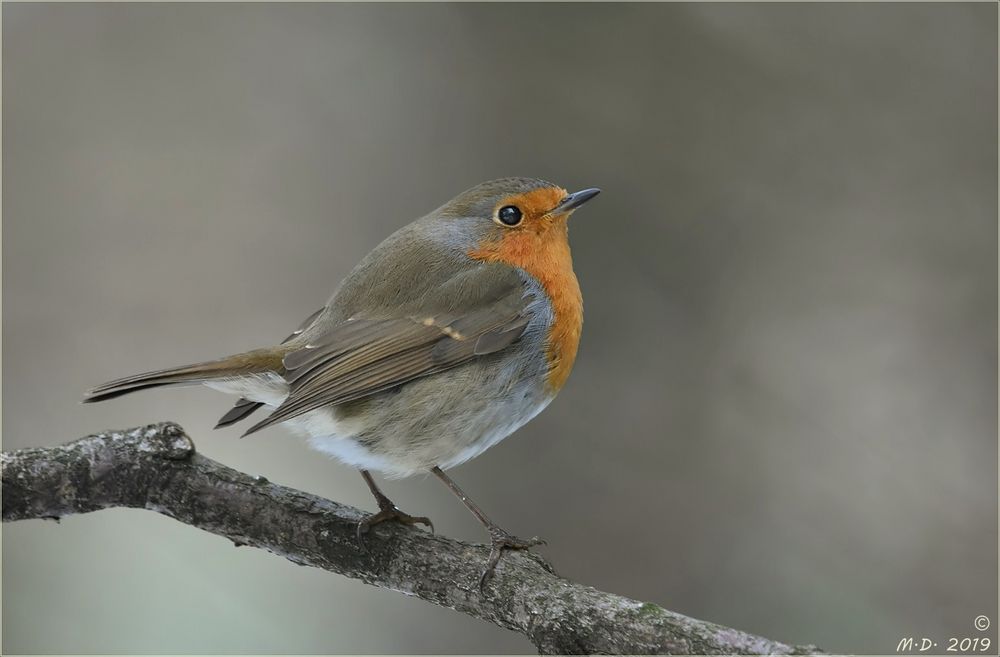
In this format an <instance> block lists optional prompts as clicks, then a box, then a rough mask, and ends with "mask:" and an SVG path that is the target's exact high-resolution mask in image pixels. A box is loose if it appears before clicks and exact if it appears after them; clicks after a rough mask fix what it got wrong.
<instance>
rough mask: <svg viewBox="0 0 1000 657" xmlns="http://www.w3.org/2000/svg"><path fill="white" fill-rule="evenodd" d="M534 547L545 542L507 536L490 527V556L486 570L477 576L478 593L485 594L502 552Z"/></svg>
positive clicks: (532, 538)
mask: <svg viewBox="0 0 1000 657" xmlns="http://www.w3.org/2000/svg"><path fill="white" fill-rule="evenodd" d="M536 545H545V541H543V540H542V539H540V538H538V537H537V536H532V537H531V538H518V537H517V536H514V535H513V534H508V533H507V532H505V531H504V530H502V529H500V528H499V527H491V528H490V556H489V559H487V560H486V568H485V569H484V570H483V574H482V575H480V576H479V592H480V593H485V592H486V584H487V583H488V582H489V581H490V579H492V578H493V572H494V571H495V570H496V567H497V564H498V563H500V557H501V556H503V551H504V550H527V549H529V548H533V547H535V546H536Z"/></svg>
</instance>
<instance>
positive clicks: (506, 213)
mask: <svg viewBox="0 0 1000 657" xmlns="http://www.w3.org/2000/svg"><path fill="white" fill-rule="evenodd" d="M521 216H522V215H521V210H519V209H518V208H517V206H514V205H505V206H503V207H502V208H500V211H499V212H497V219H499V220H500V223H502V224H503V225H504V226H516V225H518V224H519V223H521Z"/></svg>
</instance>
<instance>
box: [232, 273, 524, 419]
mask: <svg viewBox="0 0 1000 657" xmlns="http://www.w3.org/2000/svg"><path fill="white" fill-rule="evenodd" d="M505 274H506V275H504V276H499V277H497V279H496V282H495V283H493V284H492V285H481V284H480V288H481V290H477V297H478V298H476V299H474V300H473V303H472V304H469V303H468V300H465V305H466V306H467V307H468V306H470V305H471V307H470V308H469V309H468V310H466V311H465V312H457V311H455V310H454V309H453V308H451V307H448V305H449V304H447V303H441V304H439V306H440V305H444V306H445V307H444V308H443V309H442V308H441V307H437V308H435V307H434V305H433V304H428V306H429V307H428V308H427V312H426V313H417V314H413V315H409V316H406V317H397V318H391V317H390V318H370V319H367V318H363V317H352V318H350V319H348V320H345V321H343V322H340V323H339V324H337V325H335V326H333V327H331V328H330V329H329V330H327V331H326V332H325V333H324V334H323V335H321V336H318V337H317V336H313V337H311V338H310V344H308V345H305V346H303V347H302V348H301V349H298V350H295V351H292V352H290V353H288V354H287V355H286V356H285V358H284V363H283V364H284V367H285V370H286V372H285V379H286V380H287V381H288V384H289V394H288V397H287V398H286V399H285V401H284V402H283V403H282V404H281V405H280V406H278V408H276V409H275V410H274V412H273V413H272V414H271V415H269V416H268V417H267V418H265V419H264V420H262V421H261V422H258V423H257V424H255V425H254V426H252V427H251V428H250V429H249V430H248V431H247V433H248V434H250V433H253V432H255V431H259V430H260V429H263V428H265V427H268V426H270V425H272V424H277V423H279V422H284V421H286V420H290V419H292V418H294V417H297V416H299V415H302V414H303V413H307V412H309V411H311V410H315V409H317V408H321V407H324V406H330V405H336V404H343V403H347V402H350V401H355V400H358V399H363V398H364V397H367V396H370V395H373V394H377V393H379V392H384V391H385V390H389V389H391V388H394V387H396V386H399V385H401V384H403V383H407V382H410V381H413V380H414V379H417V378H420V377H423V376H427V375H429V374H434V373H437V372H441V371H443V370H447V369H449V368H452V367H456V366H458V365H460V364H462V363H465V362H467V361H469V360H471V359H473V358H477V357H480V356H484V355H487V354H490V353H495V352H497V351H500V350H502V349H504V348H506V347H508V346H510V345H511V344H512V343H514V342H515V341H516V340H517V339H518V338H519V337H520V336H521V335H522V334H523V332H524V330H525V328H526V327H527V325H528V322H529V321H530V317H529V316H528V307H529V305H530V303H531V300H532V299H531V297H530V295H527V296H526V294H525V288H524V284H523V282H522V280H521V278H520V277H519V276H517V275H516V273H514V272H513V270H511V271H510V272H505ZM448 292H449V290H448V289H447V287H445V289H442V290H441V294H440V295H438V297H437V298H439V299H444V300H445V301H447V300H448Z"/></svg>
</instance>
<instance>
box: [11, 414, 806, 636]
mask: <svg viewBox="0 0 1000 657" xmlns="http://www.w3.org/2000/svg"><path fill="white" fill-rule="evenodd" d="M0 460H2V468H3V521H4V522H8V521H13V520H24V519H28V518H59V517H61V516H65V515H70V514H75V513H87V512H90V511H97V510H99V509H107V508H113V507H132V508H141V509H149V510H151V511H156V512H157V513H161V514H163V515H166V516H169V517H171V518H174V519H176V520H179V521H181V522H183V523H186V524H189V525H192V526H194V527H199V528H201V529H204V530H206V531H209V532H212V533H214V534H218V535H220V536H224V537H226V538H228V539H230V540H231V541H233V542H234V543H236V544H237V545H250V546H253V547H257V548H261V549H264V550H267V551H269V552H272V553H274V554H277V555H279V556H282V557H285V558H286V559H288V560H289V561H292V562H294V563H296V564H299V565H303V566H313V567H316V568H322V569H324V570H329V571H331V572H335V573H339V574H341V575H346V576H348V577H353V578H356V579H360V580H362V581H363V582H366V583H368V584H371V585H373V586H379V587H383V588H388V589H392V590H395V591H400V592H401V593H404V594H406V595H415V596H417V597H420V598H423V599H424V600H427V601H429V602H433V603H434V604H437V605H441V606H443V607H449V608H451V609H455V610H457V611H460V612H462V613H465V614H468V615H470V616H474V617H476V618H480V619H483V620H487V621H490V622H492V623H495V624H497V625H499V626H501V627H505V628H508V629H511V630H514V631H516V632H520V633H522V634H524V635H525V636H527V637H528V638H529V639H530V640H531V642H532V643H534V644H535V646H536V647H537V648H538V650H539V652H540V653H543V654H577V653H612V654H623V653H627V654H649V653H660V654H723V653H727V654H733V653H741V654H809V653H816V652H818V651H817V649H816V648H815V646H794V645H788V644H784V643H780V642H778V641H772V640H770V639H765V638H762V637H758V636H754V635H751V634H747V633H745V632H741V631H739V630H735V629H731V628H728V627H723V626H721V625H716V624H714V623H709V622H706V621H700V620H696V619H693V618H689V617H687V616H683V615H681V614H678V613H674V612H672V611H668V610H666V609H663V608H662V607H659V606H658V605H655V604H652V603H648V602H647V603H644V602H639V601H636V600H631V599H629V598H624V597H621V596H618V595H613V594H611V593H604V592H602V591H598V590H596V589H594V588H591V587H589V586H584V585H582V584H577V583H575V582H571V581H568V580H566V579H563V578H561V577H559V576H558V575H556V574H555V573H554V572H552V570H551V569H550V568H549V567H548V565H547V564H546V563H545V562H544V560H542V559H541V557H538V556H537V555H534V554H530V553H522V552H509V553H507V554H505V555H504V558H503V559H502V560H501V562H500V565H499V566H498V568H497V572H496V575H495V576H494V578H493V579H492V580H491V581H490V584H489V585H488V586H487V589H486V591H485V593H480V591H479V589H478V578H479V573H480V570H481V568H482V566H483V564H484V563H485V560H486V558H487V555H488V548H487V547H485V546H482V545H469V544H466V543H463V542H460V541H456V540H452V539H449V538H445V537H443V536H435V535H431V534H429V533H428V532H426V531H422V530H419V529H414V528H411V527H406V526H402V525H399V524H397V523H385V524H382V525H378V526H376V527H374V528H373V529H372V530H371V532H370V533H369V534H368V535H367V537H366V541H365V542H366V545H367V547H368V549H367V550H363V549H360V548H359V546H358V543H357V541H356V539H355V529H356V526H357V523H358V521H359V520H360V519H361V518H362V517H363V516H364V513H363V512H362V511H360V510H358V509H355V508H353V507H349V506H344V505H342V504H338V503H336V502H332V501H330V500H326V499H323V498H320V497H316V496H315V495H309V494H308V493H303V492H300V491H297V490H294V489H291V488H287V487H285V486H280V485H278V484H274V483H271V482H270V481H268V480H267V479H264V478H262V477H254V476H250V475H247V474H244V473H241V472H237V471H236V470H233V469H232V468H228V467H226V466H224V465H222V464H220V463H217V462H215V461H213V460H211V459H208V458H206V457H204V456H201V455H200V454H197V453H196V452H195V447H194V443H193V442H192V441H191V439H190V438H189V437H188V436H187V435H186V434H185V433H184V430H183V429H181V428H180V427H179V426H177V425H176V424H172V423H162V424H152V425H149V426H145V427H138V428H135V429H129V430H126V431H108V432H105V433H100V434H95V435H92V436H87V437H85V438H81V439H79V440H76V441H73V442H71V443H68V444H66V445H62V446H59V447H47V448H36V449H23V450H18V451H13V452H4V453H3V454H2V457H0Z"/></svg>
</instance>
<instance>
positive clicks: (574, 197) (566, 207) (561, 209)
mask: <svg viewBox="0 0 1000 657" xmlns="http://www.w3.org/2000/svg"><path fill="white" fill-rule="evenodd" d="M600 193H601V190H599V189H597V188H596V187H590V188H588V189H581V190H580V191H578V192H573V193H572V194H570V195H569V196H567V197H565V198H564V199H563V200H561V201H559V205H557V206H556V207H555V208H553V209H552V211H551V212H549V214H550V215H558V214H565V213H567V212H572V211H573V210H576V209H577V208H578V207H580V206H581V205H583V204H584V203H586V202H587V201H589V200H590V199H592V198H594V197H595V196H597V195H598V194H600Z"/></svg>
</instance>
